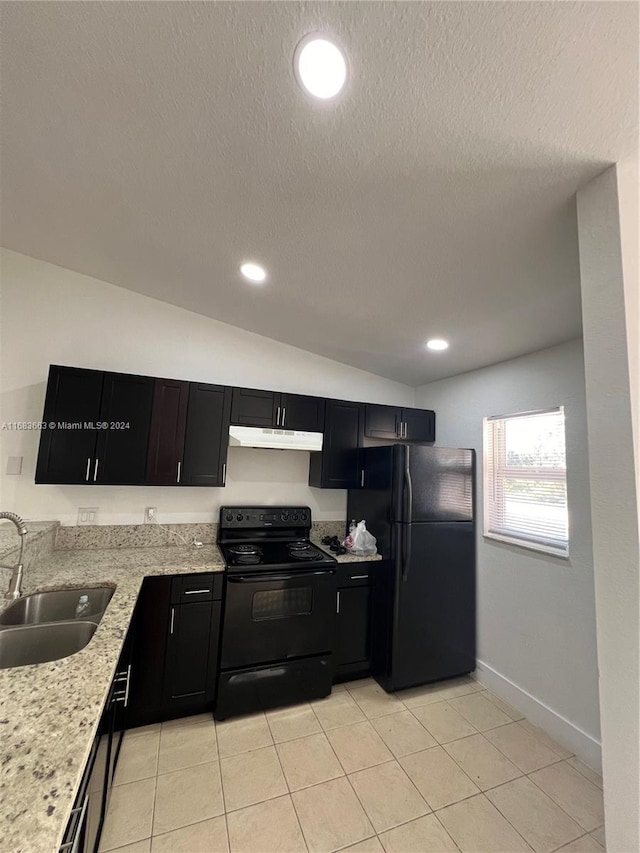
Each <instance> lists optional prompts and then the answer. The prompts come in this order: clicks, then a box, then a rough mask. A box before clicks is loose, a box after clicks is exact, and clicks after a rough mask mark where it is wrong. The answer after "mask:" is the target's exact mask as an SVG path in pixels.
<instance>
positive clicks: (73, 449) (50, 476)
mask: <svg viewBox="0 0 640 853" xmlns="http://www.w3.org/2000/svg"><path fill="white" fill-rule="evenodd" d="M103 375H104V374H103V373H102V371H100V370H84V369H82V368H76V367H59V366H58V365H52V366H51V368H50V369H49V381H48V384H47V394H46V398H45V404H44V414H43V416H42V419H43V422H44V423H45V424H46V427H45V428H43V430H42V432H41V434H40V449H39V451H38V462H37V465H36V477H35V481H36V483H87V482H92V481H93V476H94V468H95V459H96V453H95V450H96V440H97V431H96V429H95V428H91V427H86V426H85V425H88V424H96V423H97V422H98V420H99V419H100V401H101V399H102V380H103ZM52 424H53V426H51V425H52Z"/></svg>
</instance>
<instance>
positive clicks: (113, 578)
mask: <svg viewBox="0 0 640 853" xmlns="http://www.w3.org/2000/svg"><path fill="white" fill-rule="evenodd" d="M30 527H31V528H32V529H33V527H34V525H33V523H32V524H31V525H30ZM223 569H224V566H223V563H222V560H221V558H220V553H219V551H218V549H217V548H216V547H215V546H214V545H205V546H204V547H202V548H189V547H164V548H118V549H106V550H103V551H90V552H89V551H54V552H53V553H52V554H50V555H49V556H47V557H46V558H44V559H43V560H42V561H41V563H40V565H39V566H38V567H35V566H34V567H33V568H32V569H31V570H30V571H25V581H24V592H25V593H30V592H34V591H35V590H40V589H60V588H64V587H66V588H73V587H77V586H95V585H109V586H113V587H114V588H115V592H114V595H113V598H112V599H111V601H110V603H109V606H108V607H107V609H106V611H105V614H104V616H103V618H102V621H101V622H100V624H99V625H98V629H97V631H96V633H95V634H94V636H93V638H92V640H91V641H90V643H89V644H88V645H87V646H86V648H84V649H82V651H80V652H78V653H77V654H74V655H72V656H71V657H68V658H63V659H62V660H57V661H51V662H50V663H41V664H34V665H32V666H22V667H16V668H14V669H3V670H0V763H1V765H2V778H1V779H0V815H1V817H0V839H2V841H1V842H0V847H1V849H2V851H6V853H9V851H10V853H35V851H38V853H57V851H58V847H59V845H60V843H61V841H62V834H63V832H64V829H65V827H66V824H67V820H68V818H69V813H70V810H71V808H72V805H73V800H74V798H75V794H76V791H77V788H78V786H79V784H80V780H81V778H82V772H83V770H84V766H85V763H86V761H87V758H88V756H89V751H90V748H91V744H92V743H93V739H94V736H95V734H96V731H97V728H98V723H99V721H100V716H101V714H102V709H103V706H104V703H105V701H106V698H107V693H108V690H109V685H110V684H111V680H112V678H113V675H114V672H115V667H116V664H117V662H118V658H119V656H120V652H121V650H122V645H123V642H124V638H125V635H126V632H127V628H128V627H129V623H130V621H131V615H132V613H133V608H134V605H135V603H136V599H137V597H138V592H139V590H140V586H141V584H142V580H143V578H144V577H145V576H146V575H173V574H185V573H194V572H212V571H213V572H217V571H223ZM5 604H7V605H8V604H9V602H2V609H4V605H5Z"/></svg>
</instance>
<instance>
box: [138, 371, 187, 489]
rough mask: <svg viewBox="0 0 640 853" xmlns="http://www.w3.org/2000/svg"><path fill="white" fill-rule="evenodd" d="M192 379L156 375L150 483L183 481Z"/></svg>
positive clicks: (160, 483) (150, 441) (176, 483)
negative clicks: (166, 377) (185, 439)
mask: <svg viewBox="0 0 640 853" xmlns="http://www.w3.org/2000/svg"><path fill="white" fill-rule="evenodd" d="M188 402H189V383H188V382H179V381H177V380H175V379H155V380H154V388H153V409H152V413H151V429H150V431H149V454H148V458H147V483H149V484H151V485H154V486H174V485H179V484H180V483H181V481H182V468H183V461H184V460H183V453H184V438H185V429H186V423H187V406H188Z"/></svg>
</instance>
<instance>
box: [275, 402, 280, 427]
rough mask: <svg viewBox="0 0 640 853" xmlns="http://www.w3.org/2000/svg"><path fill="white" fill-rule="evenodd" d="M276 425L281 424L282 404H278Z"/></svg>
mask: <svg viewBox="0 0 640 853" xmlns="http://www.w3.org/2000/svg"><path fill="white" fill-rule="evenodd" d="M276 426H280V406H278V412H277V414H276Z"/></svg>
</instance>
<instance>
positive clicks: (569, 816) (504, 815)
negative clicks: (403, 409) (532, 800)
mask: <svg viewBox="0 0 640 853" xmlns="http://www.w3.org/2000/svg"><path fill="white" fill-rule="evenodd" d="M534 772H535V771H534ZM520 778H522V777H520ZM524 778H526V779H528V778H529V777H528V776H525V777H524ZM512 781H515V779H514V780H512ZM530 781H531V782H533V779H531V780H530ZM508 784H509V783H508V782H505V785H508ZM534 784H535V783H534ZM498 787H500V786H498ZM536 787H538V786H537V785H536ZM491 790H495V788H492V789H491ZM538 790H542V789H541V788H539V789H538ZM542 793H543V794H544V793H545V792H544V791H542ZM546 796H547V798H548V799H549V800H551V802H552V803H553V805H554V806H557V807H558V808H559V809H560V811H563V812H564V809H562V808H560V806H559V805H558V803H556V801H555V800H554V799H553V798H552V797H549V795H548V794H546ZM487 799H488V800H489V797H487ZM489 802H490V803H491V805H492V806H493V807H494V809H497V810H498V811H499V812H500V814H501V815H502V817H503V818H504V819H505V820H506V821H507V823H508V824H509V825H510V826H512V827H513V828H514V829H515V831H516V832H517V833H518V835H521V836H522V838H524V835H522V833H521V832H520V831H519V830H518V829H517V828H516V827H515V826H514V824H513V823H512V822H511V820H510V819H509V818H508V817H507V815H506V814H505V813H504V812H503V811H502V809H501V808H500V806H498V805H497V804H496V803H494V802H493V801H492V800H489ZM564 813H565V814H566V815H567V817H568V818H569V819H570V820H572V821H573V823H575V825H576V826H577V827H579V828H580V829H583V827H582V826H580V824H579V823H578V821H577V820H576V819H575V818H572V817H571V815H570V814H568V813H567V812H564ZM585 831H586V830H585ZM583 834H584V833H583ZM582 837H583V835H578V836H577V837H576V838H570V839H569V841H564V842H563V843H562V844H560V845H559V846H558V847H554V848H553V849H554V851H555V850H559V849H560V848H561V847H563V846H564V845H565V844H570V843H571V842H572V841H577V840H578V839H579V838H582ZM524 840H525V841H526V843H527V844H529V846H530V847H532V848H533V844H530V843H529V842H528V841H527V839H526V838H524Z"/></svg>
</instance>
